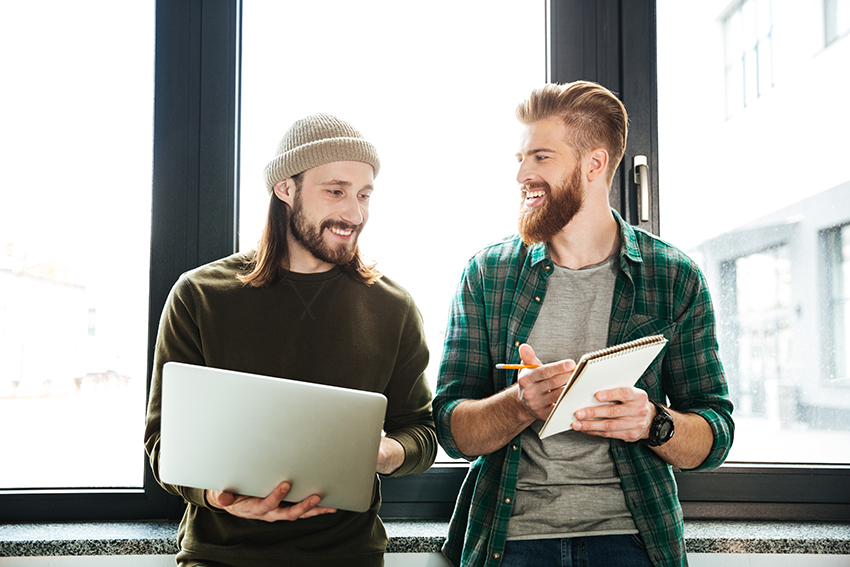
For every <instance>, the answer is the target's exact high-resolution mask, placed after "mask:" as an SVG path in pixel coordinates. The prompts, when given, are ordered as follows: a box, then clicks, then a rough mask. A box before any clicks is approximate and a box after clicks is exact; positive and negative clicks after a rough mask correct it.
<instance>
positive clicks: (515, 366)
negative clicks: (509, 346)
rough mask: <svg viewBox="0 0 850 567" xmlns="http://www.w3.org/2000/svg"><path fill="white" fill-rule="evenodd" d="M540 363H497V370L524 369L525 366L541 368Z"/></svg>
mask: <svg viewBox="0 0 850 567" xmlns="http://www.w3.org/2000/svg"><path fill="white" fill-rule="evenodd" d="M540 366H541V365H540V364H497V365H496V370H522V369H523V368H539V367H540Z"/></svg>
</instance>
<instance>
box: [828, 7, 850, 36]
mask: <svg viewBox="0 0 850 567" xmlns="http://www.w3.org/2000/svg"><path fill="white" fill-rule="evenodd" d="M824 16H825V23H826V44H827V45H829V44H830V43H832V42H833V41H835V40H836V39H839V38H841V37H844V36H845V35H847V32H850V0H824Z"/></svg>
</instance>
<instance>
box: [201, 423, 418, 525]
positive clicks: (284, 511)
mask: <svg viewBox="0 0 850 567" xmlns="http://www.w3.org/2000/svg"><path fill="white" fill-rule="evenodd" d="M403 463H404V448H403V447H402V446H401V444H400V443H399V442H398V441H396V440H395V439H391V438H389V437H381V446H380V450H379V451H378V463H377V467H376V469H375V470H376V471H377V472H378V473H380V474H391V473H392V472H393V471H395V470H396V469H398V468H399V467H400V466H401V465H402V464H403ZM290 488H291V486H290V484H289V483H288V482H281V483H280V484H279V485H278V486H277V488H275V490H274V491H273V492H272V493H271V494H269V495H268V496H267V497H266V498H255V497H252V496H243V495H241V494H233V493H232V492H223V491H220V490H209V489H208V490H207V491H206V492H205V495H206V499H207V502H208V503H209V504H210V506H211V507H212V508H218V509H220V510H225V511H227V512H228V513H230V514H233V515H234V516H239V517H240V518H246V519H248V520H263V521H266V522H277V521H280V520H288V521H292V520H298V519H301V518H312V517H313V516H319V515H321V514H332V513H334V512H336V509H335V508H325V507H322V506H319V502H320V499H319V496H317V495H313V496H308V497H307V498H305V499H304V500H302V501H301V502H299V503H297V504H289V503H285V502H283V500H284V498H286V494H287V493H288V492H289V489H290Z"/></svg>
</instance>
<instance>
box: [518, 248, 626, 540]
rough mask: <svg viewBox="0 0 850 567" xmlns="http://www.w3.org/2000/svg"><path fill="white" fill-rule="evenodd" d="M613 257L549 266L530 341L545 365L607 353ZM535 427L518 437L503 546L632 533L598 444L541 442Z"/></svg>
mask: <svg viewBox="0 0 850 567" xmlns="http://www.w3.org/2000/svg"><path fill="white" fill-rule="evenodd" d="M616 260H617V256H616V255H614V256H612V257H611V258H609V259H608V260H606V261H604V262H602V263H600V264H595V265H593V266H587V267H585V268H582V269H580V270H569V269H567V268H562V267H560V266H555V269H554V271H553V273H552V274H550V275H549V281H548V283H547V288H546V298H545V300H544V301H543V305H542V306H541V308H540V314H539V315H538V317H537V321H536V322H535V323H534V328H533V329H532V331H531V335H530V336H529V339H528V344H530V345H531V346H532V347H533V348H534V351H535V353H536V354H537V357H538V358H539V359H540V360H541V361H542V362H544V363H549V362H556V361H558V360H563V359H565V358H572V359H573V360H576V361H578V359H579V358H580V357H581V355H582V354H584V353H585V352H588V351H592V350H598V349H600V348H605V347H606V346H608V325H609V322H610V318H611V303H612V301H613V298H614V283H615V281H616V274H617V269H618V267H617V264H616ZM542 425H543V422H542V421H536V422H535V423H533V424H532V425H531V426H530V427H528V428H527V429H526V430H525V431H523V433H522V438H521V439H522V455H521V458H520V463H519V477H518V480H517V489H516V494H515V496H514V504H513V508H512V511H511V520H510V523H509V524H508V539H538V538H555V537H577V536H592V535H602V534H634V533H638V530H637V528H636V527H635V523H634V521H633V520H632V516H631V513H630V512H629V510H628V508H627V507H626V500H625V496H624V495H623V487H622V484H621V482H620V477H619V474H618V473H617V468H616V465H615V464H614V459H613V457H612V455H611V445H610V442H609V440H608V439H606V438H604V437H595V436H591V435H587V434H586V433H580V432H578V431H572V430H571V431H565V432H563V433H559V434H557V435H553V436H551V437H547V438H546V439H540V437H538V435H537V432H538V431H539V430H540V427H542Z"/></svg>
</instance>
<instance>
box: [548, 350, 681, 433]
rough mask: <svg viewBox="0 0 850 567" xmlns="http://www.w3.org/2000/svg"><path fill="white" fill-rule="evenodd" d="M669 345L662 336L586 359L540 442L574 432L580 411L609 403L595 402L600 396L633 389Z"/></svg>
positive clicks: (574, 375) (591, 354)
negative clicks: (574, 424) (597, 396)
mask: <svg viewBox="0 0 850 567" xmlns="http://www.w3.org/2000/svg"><path fill="white" fill-rule="evenodd" d="M666 343H667V339H665V338H664V337H663V336H661V335H653V336H649V337H644V338H642V339H637V340H634V341H629V342H627V343H623V344H619V345H615V346H611V347H608V348H605V349H602V350H597V351H593V352H589V353H587V354H585V355H583V356H582V357H581V358H580V359H579V361H578V365H577V366H576V369H575V371H574V372H573V375H572V377H571V378H570V381H569V382H567V384H566V385H565V386H564V389H563V391H562V392H561V396H560V397H559V398H558V401H557V402H555V407H554V408H552V413H550V414H549V418H548V419H547V420H546V422H545V423H544V424H543V427H542V428H541V429H540V432H539V435H540V438H541V439H545V438H546V437H549V436H551V435H554V434H556V433H560V432H561V431H567V430H569V429H572V423H573V422H574V421H576V417H575V412H576V411H577V410H580V409H581V408H587V407H593V406H600V405H603V404H604V403H606V402H600V401H599V400H597V399H596V393H597V392H599V391H601V390H610V389H612V388H624V387H630V386H634V384H635V382H637V381H638V379H639V378H640V377H641V375H642V374H643V373H644V371H646V369H647V368H648V367H649V365H650V364H651V363H652V361H653V360H655V358H656V357H657V356H658V354H659V353H660V352H661V350H662V349H663V348H664V345H665V344H666Z"/></svg>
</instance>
